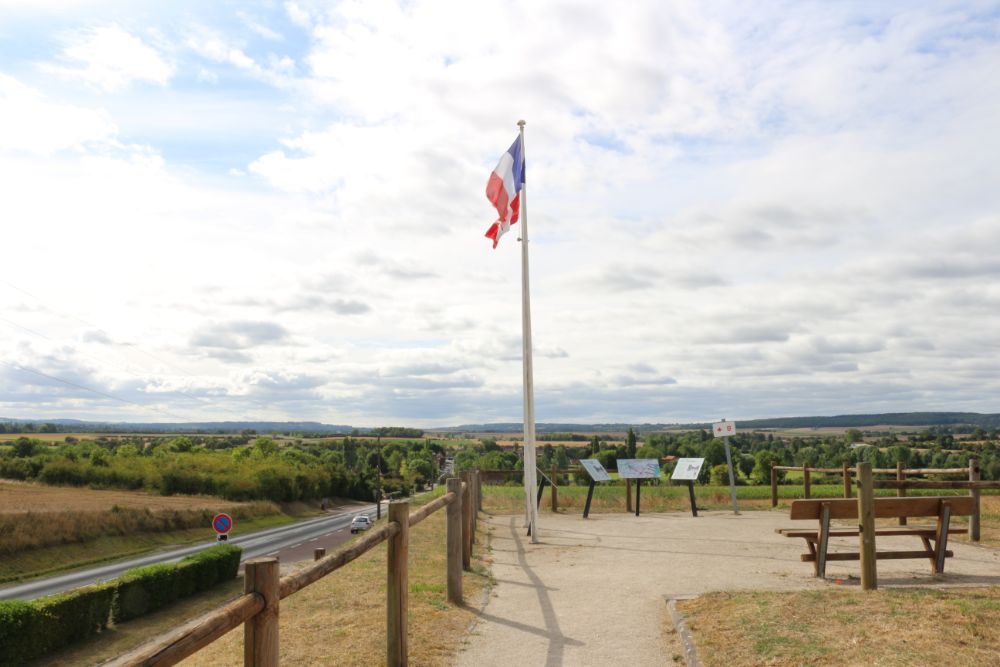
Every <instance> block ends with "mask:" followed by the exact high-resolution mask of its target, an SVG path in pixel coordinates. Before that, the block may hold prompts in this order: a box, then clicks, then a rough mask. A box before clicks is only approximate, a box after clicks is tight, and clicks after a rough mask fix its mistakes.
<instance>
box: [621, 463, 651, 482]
mask: <svg viewBox="0 0 1000 667" xmlns="http://www.w3.org/2000/svg"><path fill="white" fill-rule="evenodd" d="M618 476H619V477H620V478H622V479H656V478H657V477H659V476H660V462H659V461H657V460H656V459H618Z"/></svg>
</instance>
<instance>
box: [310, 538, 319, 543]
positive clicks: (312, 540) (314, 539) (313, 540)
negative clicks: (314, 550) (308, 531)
mask: <svg viewBox="0 0 1000 667" xmlns="http://www.w3.org/2000/svg"><path fill="white" fill-rule="evenodd" d="M318 539H319V538H318V537H314V538H312V539H311V540H309V541H310V542H315V541H316V540H318Z"/></svg>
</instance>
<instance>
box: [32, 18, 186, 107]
mask: <svg viewBox="0 0 1000 667" xmlns="http://www.w3.org/2000/svg"><path fill="white" fill-rule="evenodd" d="M64 39H65V42H66V46H65V47H64V48H63V50H62V54H61V60H62V62H64V63H66V64H65V65H57V64H46V65H45V66H44V67H45V69H47V70H48V71H51V72H53V73H55V74H58V75H60V76H64V77H67V78H70V79H75V80H81V81H85V82H86V83H89V84H92V85H95V86H97V87H99V88H102V89H103V90H106V91H109V92H115V91H119V90H121V89H123V88H125V87H126V86H128V85H129V84H131V83H132V82H134V81H145V82H150V83H155V84H158V85H161V86H165V85H167V83H168V82H169V81H170V78H171V77H172V76H173V74H174V66H173V65H172V64H171V63H170V62H169V61H167V60H166V59H165V58H164V57H163V54H162V53H161V52H160V51H159V50H157V49H155V48H153V47H151V46H149V45H148V44H146V43H145V42H143V41H142V40H141V39H139V38H138V37H135V36H134V35H132V34H130V33H129V32H128V31H126V30H125V29H124V28H122V27H121V26H120V25H118V24H116V23H111V24H108V25H103V26H97V27H94V28H89V29H84V30H80V31H77V32H73V33H69V34H67V35H65V37H64Z"/></svg>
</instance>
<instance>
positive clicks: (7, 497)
mask: <svg viewBox="0 0 1000 667" xmlns="http://www.w3.org/2000/svg"><path fill="white" fill-rule="evenodd" d="M241 504H244V503H236V502H233V501H231V500H223V499H221V498H215V497H212V496H157V495H153V494H150V493H143V492H141V491H115V490H108V491H103V490H95V489H87V488H81V487H76V486H46V485H45V484H33V483H30V482H16V481H13V480H0V513H19V512H64V511H66V510H69V509H72V510H73V511H77V512H85V511H108V510H111V509H112V508H113V507H115V506H116V505H117V506H118V507H122V508H124V507H129V508H135V509H149V510H188V509H222V508H224V507H234V506H238V505H241Z"/></svg>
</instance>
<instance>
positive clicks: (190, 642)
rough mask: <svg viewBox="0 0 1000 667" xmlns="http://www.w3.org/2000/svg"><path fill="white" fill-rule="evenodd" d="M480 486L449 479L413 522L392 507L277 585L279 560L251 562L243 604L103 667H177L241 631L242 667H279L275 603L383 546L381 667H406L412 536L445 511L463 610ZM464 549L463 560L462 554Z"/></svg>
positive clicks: (451, 572)
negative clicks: (380, 520) (385, 517)
mask: <svg viewBox="0 0 1000 667" xmlns="http://www.w3.org/2000/svg"><path fill="white" fill-rule="evenodd" d="M477 481H478V475H472V476H469V481H464V482H463V481H462V480H459V479H454V478H452V479H449V480H448V492H447V493H446V494H445V495H444V496H441V497H440V498H437V499H436V500H434V501H432V502H430V503H427V504H426V505H424V506H423V507H421V508H420V509H418V510H416V511H415V512H413V513H412V514H409V513H408V509H409V503H407V502H405V501H402V502H391V503H390V504H389V522H388V523H386V524H385V525H383V526H381V527H379V528H374V529H372V530H371V531H369V532H368V534H367V535H365V536H364V537H362V538H361V539H359V540H358V541H357V542H355V543H354V544H352V545H350V546H348V547H345V548H343V549H341V550H339V551H337V552H335V553H333V554H330V555H328V556H327V555H324V553H325V552H324V550H322V549H316V550H315V551H314V552H313V557H314V559H316V560H315V561H314V562H313V563H311V564H309V565H307V566H306V567H304V568H302V569H301V570H298V571H297V572H295V573H293V574H290V575H287V576H285V577H282V578H280V579H279V577H278V573H279V568H278V559H277V558H258V559H254V560H249V561H247V562H246V568H245V575H244V587H245V591H246V592H245V593H244V594H243V595H242V596H240V597H238V598H237V599H235V600H233V601H231V602H229V603H227V604H226V605H224V606H222V607H218V608H216V609H214V610H212V611H209V612H208V613H206V614H204V615H202V616H200V617H198V618H196V619H194V620H192V621H190V622H189V623H187V624H185V625H183V626H181V627H180V628H177V629H176V630H174V631H172V632H170V633H168V634H166V635H162V636H160V637H157V638H155V639H153V640H151V641H149V642H147V643H146V644H143V645H142V646H140V647H138V648H136V649H133V650H132V651H129V652H128V653H126V654H124V655H121V656H119V657H117V658H115V659H113V660H112V661H110V662H107V663H104V664H105V666H106V667H134V666H137V665H142V666H150V667H152V666H154V665H155V666H157V667H167V666H169V665H175V664H177V663H178V662H180V661H182V660H184V659H185V658H187V657H189V656H191V655H193V654H194V653H197V652H198V651H199V650H201V649H202V648H204V647H205V646H208V645H209V644H211V643H212V642H214V641H215V640H217V639H219V638H220V637H222V636H223V635H225V634H226V633H228V632H229V631H230V630H232V629H234V628H236V627H238V626H239V625H240V624H243V625H244V627H245V631H244V652H243V664H244V667H251V666H252V667H277V665H278V655H279V648H280V644H279V637H278V615H279V602H280V600H282V599H284V598H286V597H288V596H289V595H292V594H294V593H296V592H297V591H299V590H301V589H303V588H305V587H306V586H308V585H310V584H312V583H314V582H316V581H318V580H319V579H322V578H323V577H325V576H326V575H328V574H330V573H331V572H334V571H335V570H338V569H340V568H341V567H343V566H345V565H347V564H348V563H350V562H351V561H353V560H355V559H356V558H358V557H359V556H361V555H362V554H364V553H366V552H367V551H369V550H371V549H373V548H374V547H375V546H377V545H379V544H381V543H382V542H384V541H387V540H388V541H389V548H388V557H387V587H386V588H387V598H386V618H387V634H386V664H387V665H388V666H389V667H397V666H401V665H406V664H407V655H406V649H407V639H406V624H407V602H408V597H409V582H408V564H407V556H408V552H409V529H410V528H411V527H413V526H415V525H416V524H418V523H420V522H421V521H423V520H424V519H426V518H427V517H428V516H430V515H431V514H432V513H434V512H436V511H437V510H439V509H442V508H444V507H447V508H448V520H447V538H446V542H447V547H446V548H447V551H448V559H447V563H448V565H447V579H448V599H449V601H451V602H453V603H455V604H461V602H462V568H463V567H464V568H465V569H469V566H470V565H471V548H472V540H471V537H472V530H473V526H474V524H475V521H476V518H477V517H476V515H475V514H473V513H472V512H471V511H470V510H471V509H472V505H473V502H472V499H474V498H478V491H477V492H476V493H475V494H473V488H472V485H473V484H475V483H477ZM463 519H467V521H465V520H463ZM466 545H468V553H465V546H466Z"/></svg>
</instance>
